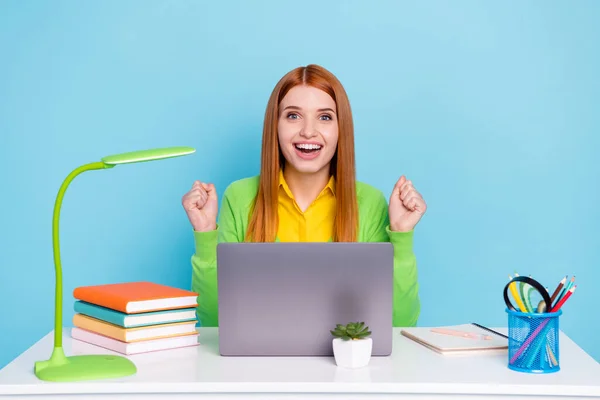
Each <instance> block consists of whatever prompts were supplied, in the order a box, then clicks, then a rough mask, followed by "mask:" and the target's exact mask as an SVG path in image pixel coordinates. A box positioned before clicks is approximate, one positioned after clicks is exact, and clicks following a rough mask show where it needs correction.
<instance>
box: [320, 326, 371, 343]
mask: <svg viewBox="0 0 600 400" xmlns="http://www.w3.org/2000/svg"><path fill="white" fill-rule="evenodd" d="M330 332H331V334H332V335H333V336H334V337H336V338H340V339H342V340H359V339H364V338H366V337H367V336H369V335H370V334H371V331H369V327H368V326H365V323H364V322H350V323H349V324H348V325H341V324H337V325H336V326H335V329H334V330H332V331H330Z"/></svg>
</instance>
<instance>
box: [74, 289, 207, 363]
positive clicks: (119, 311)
mask: <svg viewBox="0 0 600 400" xmlns="http://www.w3.org/2000/svg"><path fill="white" fill-rule="evenodd" d="M197 296H198V295H197V293H194V292H190V291H187V290H182V289H178V288H174V287H170V286H165V285H160V284H156V283H152V282H126V283H115V284H107V285H97V286H82V287H78V288H76V289H75V290H74V291H73V297H75V299H76V301H75V304H74V310H75V315H74V316H73V325H74V327H73V328H72V329H71V337H72V338H73V339H76V340H80V341H83V342H86V343H90V344H93V345H96V346H100V347H103V348H106V349H109V350H113V351H116V352H118V353H122V354H126V355H128V354H138V353H145V352H149V351H156V350H166V349H174V348H179V347H186V346H194V345H196V344H198V332H197V330H196V322H197V318H196V307H197V305H198V304H197Z"/></svg>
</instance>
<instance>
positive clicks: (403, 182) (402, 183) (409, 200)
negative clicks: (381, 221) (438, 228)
mask: <svg viewBox="0 0 600 400" xmlns="http://www.w3.org/2000/svg"><path fill="white" fill-rule="evenodd" d="M426 209H427V205H426V204H425V200H423V197H421V194H420V193H419V192H417V190H416V189H415V188H414V186H413V184H412V182H411V181H410V180H408V179H406V177H405V176H404V175H402V176H401V177H400V179H398V182H396V186H394V190H393V191H392V195H391V196H390V205H389V216H390V229H391V230H392V231H396V232H408V231H410V230H412V229H414V227H415V226H416V225H417V223H418V222H419V220H420V219H421V217H422V216H423V214H425V210H426Z"/></svg>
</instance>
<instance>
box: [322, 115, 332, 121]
mask: <svg viewBox="0 0 600 400" xmlns="http://www.w3.org/2000/svg"><path fill="white" fill-rule="evenodd" d="M321 119H324V120H325V121H331V115H328V114H325V115H321Z"/></svg>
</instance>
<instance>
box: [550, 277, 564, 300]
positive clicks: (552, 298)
mask: <svg viewBox="0 0 600 400" xmlns="http://www.w3.org/2000/svg"><path fill="white" fill-rule="evenodd" d="M566 281H567V276H566V275H565V277H564V278H562V279H561V280H560V282H559V284H558V286H557V287H556V290H554V293H552V297H550V304H552V303H554V299H555V298H556V295H557V294H558V292H560V289H562V287H563V286H564V285H565V282H566Z"/></svg>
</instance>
